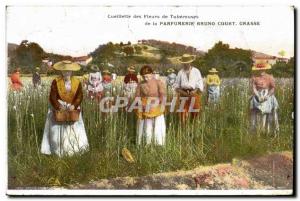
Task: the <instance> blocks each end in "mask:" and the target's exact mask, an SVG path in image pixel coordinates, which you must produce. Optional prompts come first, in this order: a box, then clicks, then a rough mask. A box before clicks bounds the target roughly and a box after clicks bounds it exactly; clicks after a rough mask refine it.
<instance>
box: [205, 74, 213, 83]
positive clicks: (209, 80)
mask: <svg viewBox="0 0 300 201" xmlns="http://www.w3.org/2000/svg"><path fill="white" fill-rule="evenodd" d="M211 83H212V82H211V75H208V76H207V77H206V84H207V85H211Z"/></svg>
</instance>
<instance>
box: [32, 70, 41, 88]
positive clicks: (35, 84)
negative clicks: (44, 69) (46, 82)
mask: <svg viewBox="0 0 300 201" xmlns="http://www.w3.org/2000/svg"><path fill="white" fill-rule="evenodd" d="M32 84H33V87H34V88H36V87H38V86H40V85H41V75H40V68H39V67H36V68H35V72H34V73H33V74H32Z"/></svg>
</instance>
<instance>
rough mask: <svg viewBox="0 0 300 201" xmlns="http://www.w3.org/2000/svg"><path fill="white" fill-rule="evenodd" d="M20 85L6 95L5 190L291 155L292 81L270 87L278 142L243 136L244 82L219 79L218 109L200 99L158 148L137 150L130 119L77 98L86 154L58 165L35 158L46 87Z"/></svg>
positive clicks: (174, 119) (173, 121) (170, 125)
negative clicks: (195, 113)
mask: <svg viewBox="0 0 300 201" xmlns="http://www.w3.org/2000/svg"><path fill="white" fill-rule="evenodd" d="M23 81H24V83H25V88H24V90H23V91H22V92H13V91H11V90H8V98H7V100H8V171H9V172H8V177H9V178H8V182H9V188H16V187H30V186H31V187H49V186H64V187H67V185H68V184H76V183H87V182H89V181H91V180H98V179H102V178H114V177H121V176H141V175H148V174H151V173H158V172H166V171H174V170H179V169H180V170H186V169H192V168H195V167H196V166H199V165H211V164H216V163H221V162H230V161H231V160H232V159H233V158H248V157H253V156H257V155H261V154H265V153H268V152H275V151H283V150H290V151H292V150H293V135H294V128H293V126H294V125H293V121H294V120H293V110H294V103H293V100H294V81H293V79H280V78H278V79H276V97H277V99H278V102H279V106H280V108H279V123H280V132H279V135H277V136H274V134H273V133H272V132H271V133H269V134H268V133H262V132H258V133H256V134H250V133H249V121H250V119H249V98H250V95H251V93H250V89H249V80H248V79H238V78H237V79H225V80H224V81H223V83H222V89H221V93H222V94H221V100H220V102H219V104H218V105H206V104H205V99H206V93H204V94H202V111H201V114H200V115H199V117H198V118H197V119H195V120H191V121H190V123H187V124H185V125H183V124H181V123H180V121H179V119H178V116H177V115H176V113H167V114H166V115H165V117H166V122H167V139H166V145H165V146H164V147H161V146H155V145H148V146H138V145H137V144H136V117H135V114H134V113H127V112H126V111H123V110H119V112H118V113H111V114H105V113H101V112H100V111H99V108H98V106H97V104H96V103H95V102H93V101H91V100H89V99H87V97H84V100H83V103H82V106H81V107H82V114H83V119H84V123H85V128H86V131H87V135H88V140H89V144H90V150H89V151H88V152H86V153H83V154H77V155H74V156H72V157H64V158H58V157H56V156H46V155H42V154H41V153H40V145H41V140H42V135H43V129H44V125H45V121H46V114H47V110H48V106H49V103H48V96H49V89H50V83H51V80H50V79H45V78H43V79H42V82H43V86H42V87H41V88H40V89H34V88H33V86H32V84H31V80H30V79H27V80H23ZM121 91H122V84H121V82H120V79H119V81H116V82H115V83H114V87H113V90H112V94H113V96H116V95H117V94H120V93H121ZM170 95H171V93H169V96H170ZM124 147H126V148H128V149H129V150H130V151H131V153H132V155H133V157H134V159H135V161H136V162H135V163H128V162H127V161H126V160H124V158H123V157H122V155H121V150H122V148H124Z"/></svg>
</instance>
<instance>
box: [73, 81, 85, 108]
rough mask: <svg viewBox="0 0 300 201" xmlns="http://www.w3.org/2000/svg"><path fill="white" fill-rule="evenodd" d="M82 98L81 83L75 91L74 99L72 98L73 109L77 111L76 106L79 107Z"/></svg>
mask: <svg viewBox="0 0 300 201" xmlns="http://www.w3.org/2000/svg"><path fill="white" fill-rule="evenodd" d="M82 98H83V94H82V86H81V83H79V86H78V89H77V91H76V94H75V97H74V99H73V102H72V104H73V105H74V107H75V109H77V108H78V106H80V104H81V101H82Z"/></svg>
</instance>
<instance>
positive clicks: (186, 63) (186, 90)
mask: <svg viewBox="0 0 300 201" xmlns="http://www.w3.org/2000/svg"><path fill="white" fill-rule="evenodd" d="M194 60H195V56H194V55H188V54H184V55H183V56H182V57H181V58H180V59H179V62H180V63H182V64H183V68H182V69H181V70H180V71H179V72H178V75H177V77H176V82H175V90H176V92H177V94H178V97H179V98H180V97H185V98H180V99H179V98H178V100H177V101H179V104H177V105H179V108H178V110H179V112H180V117H181V119H182V121H183V122H184V121H185V120H186V119H187V118H188V116H189V113H191V116H192V117H193V118H194V117H196V116H197V115H198V113H199V111H200V109H201V92H203V79H202V76H201V73H200V71H199V70H198V69H197V68H195V67H193V66H191V63H192V62H193V61H194ZM182 101H185V103H184V104H183V103H182ZM178 110H177V111H178Z"/></svg>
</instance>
